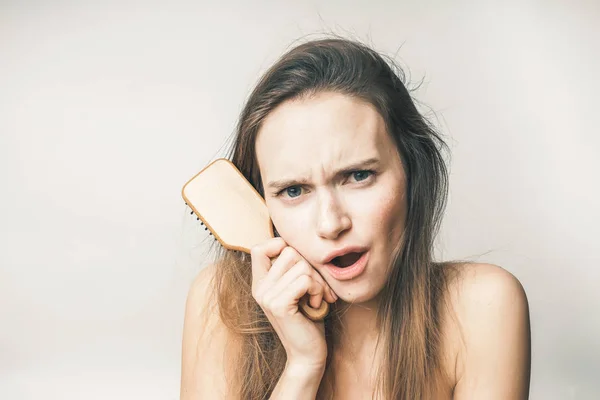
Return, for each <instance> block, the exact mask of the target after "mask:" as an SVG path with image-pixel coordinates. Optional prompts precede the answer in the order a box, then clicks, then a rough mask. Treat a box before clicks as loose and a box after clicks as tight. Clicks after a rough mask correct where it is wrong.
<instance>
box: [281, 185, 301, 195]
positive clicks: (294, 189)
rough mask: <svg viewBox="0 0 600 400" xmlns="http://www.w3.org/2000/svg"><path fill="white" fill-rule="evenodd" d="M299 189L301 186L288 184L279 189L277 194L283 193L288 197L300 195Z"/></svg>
mask: <svg viewBox="0 0 600 400" xmlns="http://www.w3.org/2000/svg"><path fill="white" fill-rule="evenodd" d="M301 190H302V187H301V186H289V187H287V188H285V189H283V190H281V191H280V192H279V193H277V196H281V195H282V194H284V193H285V194H287V195H288V197H290V198H294V197H298V196H300V192H301Z"/></svg>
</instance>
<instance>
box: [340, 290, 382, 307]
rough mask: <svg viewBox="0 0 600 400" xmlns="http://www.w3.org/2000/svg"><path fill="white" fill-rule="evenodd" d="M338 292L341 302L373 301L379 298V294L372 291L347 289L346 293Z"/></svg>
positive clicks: (361, 302) (363, 302) (358, 302)
mask: <svg viewBox="0 0 600 400" xmlns="http://www.w3.org/2000/svg"><path fill="white" fill-rule="evenodd" d="M336 294H337V295H338V297H339V300H340V301H341V302H343V303H346V304H348V305H352V304H355V305H356V304H367V303H373V302H374V301H375V300H376V299H377V294H375V293H371V292H352V291H347V292H346V293H338V292H336Z"/></svg>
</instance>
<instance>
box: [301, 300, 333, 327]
mask: <svg viewBox="0 0 600 400" xmlns="http://www.w3.org/2000/svg"><path fill="white" fill-rule="evenodd" d="M309 299H310V297H309V296H308V295H306V296H303V297H302V298H300V301H299V302H298V308H299V309H300V311H301V312H302V314H304V315H305V316H306V317H307V318H308V319H310V320H312V321H315V322H319V321H322V320H323V319H324V318H325V317H326V316H327V314H328V313H329V303H328V302H326V301H325V300H324V299H323V300H321V306H320V307H319V308H313V307H312V306H311V305H310V304H309V302H308V300H309Z"/></svg>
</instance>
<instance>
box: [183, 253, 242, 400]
mask: <svg viewBox="0 0 600 400" xmlns="http://www.w3.org/2000/svg"><path fill="white" fill-rule="evenodd" d="M215 271H216V266H215V265H212V264H211V265H208V266H206V267H205V268H203V269H202V270H201V271H200V272H199V273H198V275H197V277H196V278H195V279H194V281H193V282H192V284H191V286H190V289H189V292H188V296H187V300H186V304H185V316H184V323H183V339H182V354H181V389H180V390H181V391H180V398H181V399H182V400H194V399H204V398H208V397H210V398H215V399H225V398H228V393H227V388H228V386H229V383H230V382H228V375H229V373H230V371H229V369H228V368H229V363H228V360H229V359H230V357H229V356H228V354H229V353H227V352H226V349H227V348H228V346H229V347H231V345H232V343H233V340H232V339H233V338H232V337H231V335H230V334H229V333H228V330H227V328H226V327H225V325H224V324H223V322H222V321H221V318H220V316H219V310H218V303H217V301H216V297H215V293H214V290H213V288H214V278H215Z"/></svg>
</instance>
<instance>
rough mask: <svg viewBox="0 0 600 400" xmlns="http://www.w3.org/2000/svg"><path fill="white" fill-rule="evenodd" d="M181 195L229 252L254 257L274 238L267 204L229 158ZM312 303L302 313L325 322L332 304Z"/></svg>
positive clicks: (188, 185) (209, 167) (305, 303)
mask: <svg viewBox="0 0 600 400" xmlns="http://www.w3.org/2000/svg"><path fill="white" fill-rule="evenodd" d="M181 194H182V197H183V199H184V200H185V203H186V204H187V205H188V206H189V207H190V208H191V209H192V212H191V214H196V217H197V219H198V220H201V221H202V222H201V224H203V225H204V226H205V227H206V228H205V229H208V230H209V231H210V233H211V234H212V235H214V237H215V240H217V241H219V243H220V244H221V245H222V246H223V247H225V248H226V249H228V250H235V251H243V252H244V253H247V254H250V249H251V248H252V246H254V245H255V244H258V243H261V242H264V241H266V240H268V239H271V238H273V237H274V234H273V224H272V222H271V218H270V216H269V211H268V209H267V206H266V204H265V200H264V199H263V198H262V197H261V195H260V194H259V193H258V192H257V191H256V189H254V187H253V186H252V185H251V184H250V182H248V180H246V178H245V177H244V175H242V173H241V172H240V171H239V170H238V169H237V168H236V167H235V165H233V163H232V162H231V161H229V160H227V159H225V158H219V159H216V160H215V161H213V162H211V163H210V164H209V165H207V166H206V167H205V168H204V169H202V171H200V172H199V173H198V174H196V175H195V176H194V177H193V178H192V179H190V180H189V181H188V182H187V183H186V184H185V185H184V186H183V189H182V191H181ZM275 259H276V258H274V259H273V260H271V261H272V262H274V261H275ZM308 300H309V296H308V295H305V296H303V297H302V298H301V299H300V301H299V302H298V306H299V309H300V311H301V312H302V313H303V314H304V315H305V316H306V317H307V318H309V319H311V320H313V321H321V320H323V318H325V316H326V315H327V314H328V313H329V303H327V302H326V301H325V300H322V302H321V306H320V307H319V308H313V307H312V306H311V305H310V304H309V302H308Z"/></svg>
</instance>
